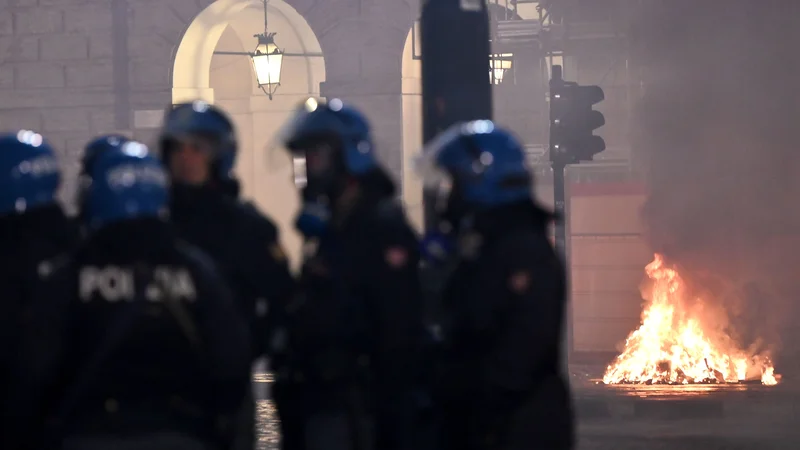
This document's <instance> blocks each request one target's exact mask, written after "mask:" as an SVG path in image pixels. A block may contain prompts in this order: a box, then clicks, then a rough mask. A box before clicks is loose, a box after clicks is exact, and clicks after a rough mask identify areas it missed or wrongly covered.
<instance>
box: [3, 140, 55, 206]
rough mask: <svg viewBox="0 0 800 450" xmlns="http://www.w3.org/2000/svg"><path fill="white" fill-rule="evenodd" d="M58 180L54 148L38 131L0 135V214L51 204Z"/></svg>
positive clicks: (53, 201)
mask: <svg viewBox="0 0 800 450" xmlns="http://www.w3.org/2000/svg"><path fill="white" fill-rule="evenodd" d="M60 182H61V174H60V172H59V167H58V160H57V159H56V155H55V152H54V151H53V148H52V147H50V146H49V145H48V144H47V143H46V142H45V141H44V139H43V138H42V136H41V135H40V134H38V133H35V132H33V131H30V130H20V131H18V132H16V133H9V134H3V135H0V215H10V214H22V213H25V212H26V211H28V210H30V209H34V208H38V207H42V206H46V205H51V204H54V203H55V202H56V192H57V191H58V186H59V184H60Z"/></svg>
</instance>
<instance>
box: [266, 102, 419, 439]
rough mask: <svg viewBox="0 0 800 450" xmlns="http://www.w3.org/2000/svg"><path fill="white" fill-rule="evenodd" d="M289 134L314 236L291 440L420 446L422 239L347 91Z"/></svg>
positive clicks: (284, 135)
mask: <svg viewBox="0 0 800 450" xmlns="http://www.w3.org/2000/svg"><path fill="white" fill-rule="evenodd" d="M279 135H280V140H281V141H282V143H283V145H284V147H285V148H286V149H287V150H288V152H289V154H290V156H291V157H292V158H293V159H294V164H293V167H295V170H296V172H295V181H296V183H297V184H298V187H299V188H300V189H301V195H302V209H301V211H300V213H299V215H298V217H297V221H296V226H297V228H298V230H299V231H300V232H301V233H302V234H303V236H304V238H305V248H304V250H305V256H304V262H303V268H302V275H301V278H300V281H299V283H300V286H299V289H300V291H301V294H300V295H299V299H298V301H297V302H296V303H294V304H292V305H291V306H290V311H289V312H288V314H289V315H290V321H289V323H290V327H289V352H290V353H289V362H288V363H287V364H286V366H285V367H283V368H282V369H283V370H281V371H279V373H278V376H277V379H276V383H275V387H274V390H273V392H274V393H275V396H276V400H277V401H278V408H279V414H280V417H281V419H282V420H284V419H285V421H286V422H287V425H286V426H285V427H284V433H285V434H286V436H285V437H286V438H287V439H289V440H293V441H295V442H296V441H298V440H300V441H301V442H302V444H298V445H296V446H294V447H291V448H307V449H308V450H318V449H323V448H342V449H365V448H379V449H411V448H417V447H419V444H420V443H419V442H418V441H417V437H418V436H417V434H416V433H415V427H416V426H417V425H418V423H417V413H418V409H419V407H420V400H421V394H422V393H421V392H420V389H419V388H420V384H419V382H420V371H421V369H422V365H423V364H422V362H423V361H422V360H421V358H420V350H421V346H422V339H423V333H424V331H423V327H424V326H423V317H422V315H423V312H422V305H421V298H420V297H421V294H420V287H419V280H418V273H417V266H418V262H419V252H418V244H417V241H416V236H415V234H414V232H413V231H412V229H411V227H410V226H409V224H408V222H407V221H406V217H405V213H404V211H403V209H402V206H401V205H400V204H399V203H398V202H397V201H396V200H395V195H394V194H395V187H394V183H393V182H392V181H391V180H390V178H389V176H388V175H387V173H386V172H385V171H384V170H383V169H382V168H381V167H380V166H379V165H378V163H377V161H376V159H375V154H374V148H373V147H374V145H373V141H372V138H371V133H370V129H369V125H368V123H367V121H366V119H365V118H364V117H363V115H362V114H361V113H359V112H358V111H356V110H355V109H354V108H352V107H349V106H347V105H344V104H343V103H342V101H341V100H338V99H333V100H330V101H329V102H327V103H320V102H318V101H317V100H315V99H313V98H312V99H308V100H307V101H306V102H305V103H304V104H303V105H301V106H300V108H299V109H298V111H297V114H296V115H295V117H293V118H292V119H291V120H290V121H289V122H288V124H287V125H286V127H285V128H284V129H283V131H282V132H280V133H279ZM298 393H299V398H298V397H297V395H298ZM293 397H294V399H295V400H294V401H292V398H293ZM298 408H300V409H298ZM370 421H374V425H375V428H374V429H375V432H376V433H375V435H370V434H371V433H370V431H371V430H370V427H369V426H367V425H366V424H367V423H368V422H370ZM287 427H288V428H289V429H287Z"/></svg>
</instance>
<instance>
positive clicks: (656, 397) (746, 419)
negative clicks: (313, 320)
mask: <svg viewBox="0 0 800 450" xmlns="http://www.w3.org/2000/svg"><path fill="white" fill-rule="evenodd" d="M265 381H266V380H265ZM265 385H266V383H264V386H265ZM263 392H264V391H263V390H262V393H263ZM681 392H682V390H681V389H667V390H663V389H662V390H659V389H657V388H650V387H642V388H631V387H628V388H615V389H605V388H604V387H602V386H594V387H593V388H591V389H584V388H580V387H577V386H576V403H578V404H579V406H580V405H581V404H585V402H586V401H587V399H588V400H592V401H594V402H595V403H596V401H597V399H600V400H601V401H602V402H607V403H608V405H609V408H610V410H611V411H612V412H613V414H610V415H607V416H591V417H584V418H583V420H582V421H581V422H579V424H578V435H579V447H578V450H800V388H799V389H794V388H792V387H791V386H790V385H784V386H782V387H781V386H779V387H777V388H774V389H766V388H762V387H760V386H753V387H750V386H746V387H741V386H740V387H728V388H724V387H723V388H718V387H717V388H715V387H702V386H701V387H696V388H686V389H683V393H681ZM697 399H702V400H703V401H706V402H712V403H713V402H714V401H717V400H718V401H719V402H720V403H721V405H722V406H721V407H720V408H719V409H718V410H714V409H713V408H711V409H710V410H709V411H711V413H709V414H707V415H704V414H692V413H695V412H696V411H695V410H694V409H695V406H693V404H691V403H687V404H685V405H679V409H678V411H679V412H678V413H677V414H675V413H674V411H673V412H672V413H669V414H660V413H658V411H656V412H657V413H656V414H649V413H646V412H642V411H649V409H641V410H640V409H636V408H634V407H632V406H631V404H632V401H634V402H640V403H641V402H645V403H647V404H648V405H649V406H648V408H650V409H652V408H653V405H656V404H675V403H679V402H680V401H681V400H689V401H696V400H697ZM669 408H672V406H667V409H669ZM681 408H682V409H681ZM655 409H656V410H658V409H659V406H658V405H656V406H655ZM258 411H259V424H260V425H259V428H260V436H259V446H258V449H260V450H261V449H264V450H266V449H274V448H276V444H277V441H278V432H277V426H276V423H275V416H274V407H273V406H272V404H271V403H270V402H269V401H268V400H262V401H260V403H259V408H258ZM714 411H717V412H716V413H715V412H714ZM720 411H721V412H720ZM532 450H536V449H532Z"/></svg>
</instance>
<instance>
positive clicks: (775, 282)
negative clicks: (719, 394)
mask: <svg viewBox="0 0 800 450" xmlns="http://www.w3.org/2000/svg"><path fill="white" fill-rule="evenodd" d="M799 21H800V2H797V1H790V0H783V1H781V0H762V1H744V0H671V1H658V0H650V1H645V2H644V6H643V11H642V18H641V20H640V21H639V22H638V24H637V25H636V26H635V29H634V30H633V33H632V35H633V37H634V39H633V45H634V46H635V47H634V48H635V52H636V58H637V59H638V60H639V62H640V63H641V64H643V65H644V66H645V67H646V72H645V80H646V81H645V85H644V90H645V94H644V98H643V100H642V101H641V102H640V104H639V105H638V106H637V109H636V111H635V116H636V126H634V129H635V130H636V131H635V135H634V136H633V140H634V147H635V148H636V151H637V152H638V156H639V157H641V158H642V161H643V162H644V165H645V167H646V170H647V171H648V172H649V180H650V189H651V192H650V195H649V197H648V201H647V203H646V206H645V208H644V209H643V211H642V215H643V220H644V222H645V224H646V227H647V229H648V233H649V240H650V242H651V244H652V246H653V248H654V249H655V250H657V251H660V252H662V253H664V254H665V255H666V256H667V257H668V258H670V259H671V260H673V261H675V262H677V263H679V264H680V265H682V266H684V267H686V268H687V269H688V270H687V271H686V274H687V275H688V276H690V277H691V278H694V279H695V280H701V281H703V284H704V285H705V286H707V288H708V289H710V290H712V291H714V292H715V294H716V295H715V298H717V299H719V300H720V301H723V302H725V303H726V304H727V306H728V307H727V309H728V311H729V312H730V314H731V316H732V317H731V321H732V324H734V325H735V327H734V328H736V329H737V338H739V339H741V340H742V342H743V343H744V344H745V345H749V344H752V343H756V341H757V338H758V337H762V338H764V339H765V340H766V343H767V344H769V345H771V346H775V347H776V348H779V349H780V352H779V354H778V362H779V364H780V365H782V366H783V368H784V372H785V371H787V370H790V371H791V366H796V367H798V368H800V352H798V351H797V350H795V348H796V347H797V345H796V344H795V343H796V342H798V338H800V333H798V332H797V331H796V329H797V327H796V326H795V322H796V321H797V318H798V317H799V316H800V315H799V314H798V308H797V307H796V305H797V302H798V300H800V278H799V277H798V271H797V268H798V267H800V239H799V238H798V237H797V234H798V233H799V232H800V213H798V206H799V202H798V199H799V198H800V182H798V177H796V176H795V174H796V173H798V169H800V148H799V147H800V145H798V140H799V139H800V84H799V83H800V51H798V45H800V27H798V26H797V24H798V23H799ZM762 344H763V343H762Z"/></svg>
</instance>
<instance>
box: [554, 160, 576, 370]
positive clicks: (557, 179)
mask: <svg viewBox="0 0 800 450" xmlns="http://www.w3.org/2000/svg"><path fill="white" fill-rule="evenodd" d="M565 171H566V166H564V165H563V164H553V201H554V204H555V208H554V210H555V213H556V215H557V217H558V219H557V220H556V223H555V226H554V228H555V229H554V231H555V233H554V234H555V248H556V253H557V254H558V257H559V258H560V259H561V261H562V263H563V264H564V275H565V277H566V280H565V281H566V296H567V305H566V308H565V311H564V334H565V336H564V337H563V342H564V346H563V347H562V352H563V354H562V360H563V363H564V374H565V375H567V376H569V359H570V357H571V356H572V346H573V336H572V329H573V324H572V301H571V297H572V295H571V293H572V292H571V291H572V289H571V287H570V280H569V278H570V263H569V258H568V254H567V225H568V223H567V221H568V220H569V219H568V217H567V196H566V180H565V178H566V177H565Z"/></svg>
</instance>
